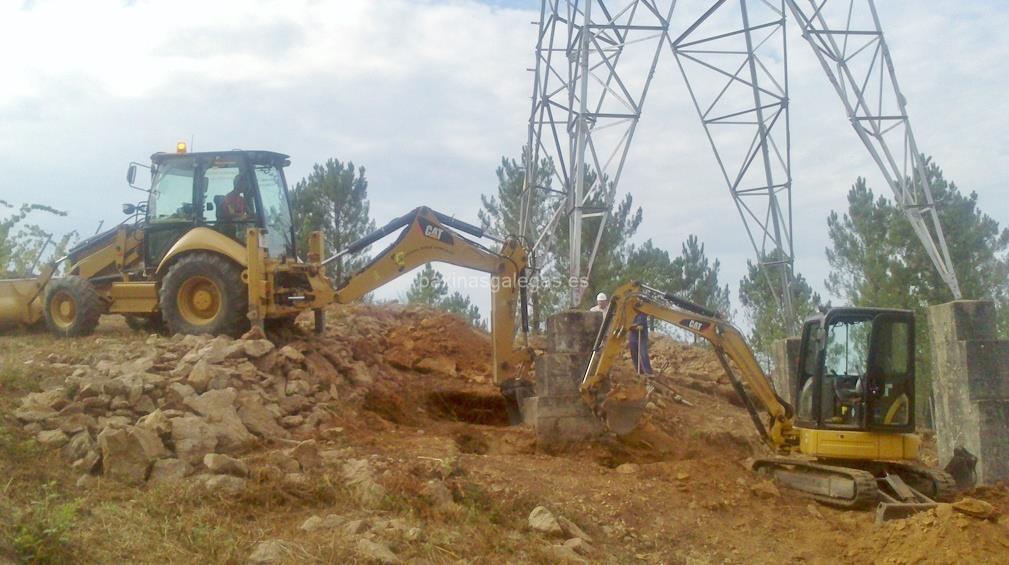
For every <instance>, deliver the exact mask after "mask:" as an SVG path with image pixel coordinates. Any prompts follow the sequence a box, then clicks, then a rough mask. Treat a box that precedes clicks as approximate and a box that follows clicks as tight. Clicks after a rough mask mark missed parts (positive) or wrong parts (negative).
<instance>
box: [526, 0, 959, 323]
mask: <svg viewBox="0 0 1009 565" xmlns="http://www.w3.org/2000/svg"><path fill="white" fill-rule="evenodd" d="M676 7H677V0H664V1H663V0H543V2H542V4H541V9H540V19H539V22H538V25H539V33H538V36H537V43H536V64H535V67H534V69H533V70H534V72H535V78H534V83H533V96H532V107H531V112H530V116H529V130H528V140H527V147H526V151H527V155H526V164H527V169H526V182H525V187H524V192H523V209H522V215H521V223H522V235H528V234H530V233H532V228H531V226H530V225H529V224H530V218H531V210H532V207H533V205H534V201H535V200H536V199H537V198H542V197H543V196H544V195H543V194H540V193H541V192H542V191H543V190H544V187H541V186H537V185H536V180H537V179H538V178H539V177H538V176H537V174H538V171H537V167H538V166H539V164H540V162H541V159H542V158H544V157H546V158H549V159H550V160H551V161H552V162H553V166H554V167H553V169H554V175H555V180H556V181H557V184H556V185H557V186H559V192H560V193H561V194H562V195H563V198H562V199H559V200H560V204H559V205H558V206H557V207H556V208H555V210H554V211H553V213H552V214H551V215H549V221H548V222H547V225H546V226H537V227H538V228H541V229H539V237H538V239H537V241H536V242H535V243H534V250H535V249H536V248H538V247H540V246H541V245H543V244H544V242H545V240H546V239H547V238H549V237H551V234H553V233H554V231H555V229H554V228H555V227H556V226H557V224H558V222H561V221H565V220H566V222H567V224H568V226H567V227H568V235H569V237H568V238H567V239H568V241H569V245H568V247H569V249H568V257H567V259H566V261H567V267H568V274H569V275H570V276H571V277H587V276H588V274H589V273H590V272H591V270H592V264H593V262H594V260H595V257H596V254H597V252H598V248H599V243H600V241H601V237H602V233H603V229H604V228H605V226H606V221H607V212H606V210H605V207H604V208H603V209H598V208H591V207H588V206H587V205H586V204H587V203H589V202H591V201H593V197H596V196H598V195H600V194H602V193H605V191H606V190H611V191H612V190H615V189H616V186H617V184H618V183H619V181H620V176H621V172H622V171H623V167H624V164H625V162H626V160H627V154H628V150H629V148H630V145H631V142H632V140H633V137H634V131H635V128H636V126H637V124H638V121H639V120H640V118H641V114H642V109H643V106H644V103H645V99H646V97H647V94H648V89H649V86H650V84H651V81H652V77H653V76H654V73H655V70H656V67H657V66H658V63H659V59H660V58H661V54H662V53H663V52H664V51H665V47H667V46H668V48H669V51H670V52H671V53H672V54H673V57H674V59H675V61H676V64H677V66H678V68H679V69H680V72H681V74H682V75H683V78H684V80H685V82H686V84H687V89H688V92H689V95H690V98H691V100H692V101H693V104H694V107H695V109H696V111H697V114H698V116H699V118H700V120H701V124H702V126H703V128H704V131H705V133H706V134H707V137H708V141H709V142H710V144H711V147H712V149H713V151H714V154H715V159H716V161H717V163H718V166H719V168H720V169H721V172H722V176H723V178H724V180H725V182H726V184H727V186H728V188H729V192H730V194H731V195H732V197H733V199H734V202H735V204H736V209H737V211H738V213H739V215H740V217H741V219H742V220H743V226H744V229H745V231H746V233H747V236H748V238H749V241H750V244H751V246H752V247H753V249H754V252H755V253H756V256H757V260H758V262H759V264H760V265H761V270H762V272H763V274H764V277H765V278H766V280H767V282H768V284H770V285H771V288H772V290H773V291H774V295H775V296H776V297H777V298H778V300H779V301H780V306H781V308H782V312H783V314H784V315H785V316H786V319H787V320H789V321H791V320H794V315H792V304H791V299H792V289H791V283H792V270H793V263H794V252H793V245H792V212H791V206H792V195H791V190H792V175H791V135H790V131H789V126H790V124H789V112H788V102H789V92H788V44H787V40H786V33H785V32H786V29H785V25H786V14H788V13H790V14H792V16H793V17H794V18H795V20H796V21H797V23H798V24H799V25H800V27H801V30H802V34H803V38H804V39H805V40H806V41H807V42H808V43H809V45H810V46H811V47H812V48H813V51H814V53H815V54H816V57H817V59H818V60H819V62H820V63H821V65H822V67H823V70H824V71H825V72H826V74H827V76H828V79H829V80H830V82H831V84H832V85H833V86H834V88H835V89H836V91H837V93H838V95H839V96H840V98H841V101H842V103H843V104H844V107H845V109H846V111H847V113H848V117H849V119H850V121H851V124H852V126H853V127H854V129H855V132H856V133H857V134H858V136H859V138H860V139H861V140H862V142H863V143H864V145H865V146H866V148H867V149H868V150H869V154H870V156H871V157H872V158H873V161H874V162H875V163H876V164H877V165H878V166H879V168H880V170H881V172H882V174H883V176H884V178H885V179H886V181H887V183H888V184H889V185H890V188H891V190H892V191H893V193H894V196H895V198H896V201H897V203H898V205H900V206H901V207H902V209H903V210H904V214H905V216H906V217H907V219H908V221H910V222H911V225H912V227H913V228H914V231H915V233H916V234H917V235H918V238H919V239H920V240H921V241H922V244H923V245H924V246H925V249H926V251H927V252H928V254H929V256H930V257H931V259H932V261H933V263H934V264H935V267H936V269H937V270H938V271H939V273H940V275H941V276H942V278H943V280H944V281H945V282H946V284H947V285H948V286H949V287H950V290H951V292H952V293H953V295H954V296H955V297H956V298H960V296H961V295H960V289H959V285H958V284H957V279H956V274H955V272H954V270H953V264H952V260H951V257H950V255H949V250H948V249H947V246H946V242H945V238H944V236H943V233H942V228H941V226H940V224H939V220H938V215H937V212H936V209H935V205H934V202H933V200H932V195H931V190H930V187H929V185H928V179H927V177H926V176H925V170H924V163H923V162H922V159H921V155H920V153H919V151H918V148H917V145H916V143H915V140H914V136H913V134H912V132H911V127H910V122H909V120H908V117H907V112H906V109H905V105H906V104H905V100H904V97H903V95H902V94H901V92H900V89H899V87H898V85H897V80H896V74H895V72H894V68H893V61H892V60H891V58H890V52H889V49H888V47H887V44H886V41H885V39H884V37H883V33H882V30H881V28H880V23H879V17H878V15H877V13H876V7H875V4H874V1H873V0H718V1H714V2H709V3H706V4H705V8H706V9H704V10H699V11H698V12H699V13H698V15H697V16H696V17H690V18H688V20H687V21H689V22H691V23H690V24H689V25H687V26H686V27H685V28H684V30H683V31H682V32H680V33H676V34H674V33H672V32H671V30H670V22H671V20H672V17H673V14H674V10H675V9H676ZM588 181H591V182H590V183H589V184H588V186H586V183H587V182H588ZM585 220H590V222H586V221H585ZM581 292H582V288H581V287H578V286H577V285H576V286H573V287H572V290H571V293H570V295H569V305H571V306H575V305H577V304H578V303H579V302H580V301H581Z"/></svg>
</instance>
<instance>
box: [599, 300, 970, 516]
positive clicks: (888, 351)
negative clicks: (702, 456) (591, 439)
mask: <svg viewBox="0 0 1009 565" xmlns="http://www.w3.org/2000/svg"><path fill="white" fill-rule="evenodd" d="M637 313H643V314H646V315H647V316H650V317H652V318H655V319H657V320H662V321H664V322H668V323H670V324H673V325H674V326H676V327H678V328H682V329H684V330H686V331H688V332H690V333H692V334H694V335H696V336H699V337H701V338H703V339H705V340H707V341H708V342H709V343H710V344H711V345H712V347H713V349H714V352H715V355H716V356H717V357H718V360H719V362H720V363H721V365H722V368H723V369H724V370H725V373H726V375H727V376H728V378H729V381H730V382H731V383H732V386H733V387H734V388H735V390H736V392H737V393H738V394H739V397H740V399H741V400H742V402H743V405H744V406H745V407H746V409H747V411H748V412H749V414H750V417H751V418H752V420H753V424H754V426H755V427H756V429H757V431H758V433H759V434H760V437H761V438H762V439H763V440H764V441H765V442H766V443H767V445H768V446H770V448H771V449H772V450H774V451H775V452H776V456H775V457H769V458H763V459H758V460H757V461H756V462H755V463H754V465H753V466H754V469H756V470H758V471H761V472H765V473H768V474H771V475H773V476H774V477H775V478H777V479H778V480H780V481H781V482H783V483H784V484H786V485H787V486H789V487H792V488H794V489H797V490H799V491H802V492H804V493H806V494H807V495H809V496H811V497H813V498H815V499H816V500H819V501H822V502H825V503H828V504H831V505H834V506H843V507H855V508H864V507H868V506H870V505H872V504H875V503H876V502H877V501H881V505H880V508H879V511H878V514H877V516H878V518H879V519H880V520H882V519H888V518H891V517H896V516H899V515H905V514H908V513H911V512H914V511H918V510H922V509H926V508H931V507H933V506H934V505H935V502H934V501H935V500H944V499H948V498H949V497H951V496H952V495H953V494H954V489H955V483H954V481H953V479H952V477H951V476H950V475H949V474H947V473H946V472H944V471H941V470H938V469H932V468H929V467H925V466H923V465H921V464H920V463H918V462H917V455H918V447H919V445H920V438H919V436H918V435H916V434H915V433H914V432H915V421H914V316H913V314H912V313H911V312H909V311H906V310H887V309H878V308H835V309H833V310H830V311H828V312H827V313H826V314H823V315H819V316H816V317H814V318H811V319H809V320H807V321H806V322H805V324H804V326H803V330H802V344H801V349H800V356H799V365H798V390H796V393H797V395H796V398H798V399H799V401H798V404H799V406H798V411H795V410H793V407H792V406H791V405H789V404H788V403H787V402H785V401H784V400H783V399H782V398H781V397H780V396H779V395H778V394H777V393H776V392H775V390H774V387H773V385H772V384H771V381H770V380H769V379H768V378H767V376H766V375H765V374H764V372H763V370H762V369H761V367H760V364H759V363H758V362H757V360H756V358H755V357H754V354H753V352H752V350H751V349H750V347H749V345H748V344H747V342H746V339H745V338H744V337H743V334H742V333H741V332H740V331H739V330H738V329H736V328H735V327H734V326H733V325H732V324H730V323H729V322H727V321H725V320H723V319H721V318H720V317H719V316H718V315H717V314H716V313H715V312H711V311H710V310H708V309H706V308H703V307H701V306H699V305H697V304H694V303H692V302H689V301H686V300H683V299H681V298H678V297H676V296H674V295H672V294H669V293H664V292H662V291H659V290H656V289H653V288H649V287H648V286H645V285H643V284H640V283H637V282H632V283H628V284H625V285H623V286H622V287H620V288H619V289H617V291H616V292H615V293H614V295H613V297H612V298H611V301H610V305H609V307H608V309H607V310H606V313H605V317H604V321H603V324H602V326H601V328H600V330H599V334H598V337H597V338H596V343H595V347H594V349H593V353H592V357H591V359H590V361H589V364H588V367H587V368H586V371H585V374H584V378H583V380H582V384H581V388H580V390H581V394H582V396H583V398H584V399H585V401H586V402H587V403H588V404H589V406H591V407H592V409H593V410H594V411H595V412H596V414H597V415H599V416H600V417H601V418H602V419H603V420H604V421H605V422H609V423H610V425H611V428H612V429H614V431H617V432H618V433H619V432H624V433H626V432H628V431H629V430H630V429H631V428H633V424H629V422H632V421H636V419H637V418H638V417H640V415H641V413H642V411H643V406H644V402H645V401H646V399H647V395H648V393H649V392H650V390H649V388H650V386H649V382H648V379H649V377H648V376H647V375H637V376H635V377H634V379H635V380H634V382H631V383H620V385H619V386H618V385H617V384H614V383H612V382H611V380H610V378H609V375H610V370H611V369H612V367H613V364H614V362H615V361H616V360H617V359H618V358H619V356H620V353H621V351H622V350H623V347H624V344H625V343H626V342H627V332H628V331H630V329H631V327H632V325H633V319H634V316H635V314H637ZM761 409H762V411H763V412H764V414H765V416H766V420H764V419H762V418H761V415H760V411H761Z"/></svg>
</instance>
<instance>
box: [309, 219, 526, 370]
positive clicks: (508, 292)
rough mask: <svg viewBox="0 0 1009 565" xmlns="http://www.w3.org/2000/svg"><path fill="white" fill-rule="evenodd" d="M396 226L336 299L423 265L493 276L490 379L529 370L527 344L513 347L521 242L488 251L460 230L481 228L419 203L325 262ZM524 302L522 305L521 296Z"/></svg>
mask: <svg viewBox="0 0 1009 565" xmlns="http://www.w3.org/2000/svg"><path fill="white" fill-rule="evenodd" d="M453 228H454V229H453ZM397 230H400V234H399V236H398V237H397V238H396V240H395V241H394V242H393V243H392V244H390V245H389V246H388V247H386V248H385V249H384V250H383V251H382V252H380V253H379V254H378V255H376V256H375V258H374V259H372V260H371V262H369V263H368V264H367V265H366V266H365V267H364V268H362V269H361V270H359V271H358V272H356V273H354V274H353V275H351V276H350V277H349V278H348V279H347V280H346V281H343V282H342V283H341V284H340V285H339V286H338V287H337V288H336V291H335V296H334V299H335V301H336V302H337V303H340V304H346V303H348V302H353V301H355V300H358V299H360V298H361V297H363V296H364V295H365V294H368V293H369V292H371V291H373V290H375V289H377V288H379V287H381V286H383V285H386V284H388V283H389V282H391V281H393V280H395V279H397V278H399V277H400V276H402V275H403V274H405V273H408V272H410V271H411V270H413V269H415V268H417V267H420V266H422V265H424V264H426V263H435V262H439V263H448V264H451V265H457V266H459V267H464V268H468V269H473V270H476V271H481V272H484V273H487V274H489V275H490V276H491V279H490V289H491V296H492V301H491V315H490V322H491V324H490V325H491V339H492V341H493V344H492V347H493V373H494V379H495V382H497V383H503V382H505V381H507V380H510V379H515V378H522V377H523V376H524V375H525V373H526V372H527V371H528V370H529V367H530V366H531V364H532V357H533V356H532V350H531V349H529V348H528V347H521V348H515V347H514V339H515V308H516V306H517V305H518V302H519V298H520V295H521V291H522V289H521V288H520V286H521V283H522V282H523V280H522V279H523V277H524V276H525V271H526V268H527V266H528V265H527V262H528V257H527V254H526V249H525V247H524V246H523V245H522V244H521V242H520V241H519V240H518V239H516V238H508V239H506V240H504V241H503V242H502V247H501V250H500V251H498V252H494V251H491V250H490V249H487V248H486V247H484V246H482V245H480V244H478V243H476V242H474V241H472V240H469V239H467V238H465V237H463V236H462V235H461V234H460V233H459V232H464V233H468V234H470V235H473V236H476V237H483V236H485V235H486V234H485V233H484V231H483V230H481V229H480V228H478V227H476V226H473V225H470V224H467V223H465V222H461V221H459V220H456V219H455V218H452V217H450V216H446V215H444V214H441V213H439V212H436V211H434V210H431V209H430V208H426V207H420V208H417V209H415V210H413V211H411V212H410V213H408V214H406V215H404V216H401V217H399V218H397V219H395V220H393V221H392V222H390V223H389V224H387V225H385V226H383V227H382V228H380V229H378V230H376V231H375V232H373V233H371V234H369V235H367V236H365V237H363V238H361V239H360V240H358V241H356V242H354V243H352V244H351V245H350V246H348V247H347V249H345V250H343V251H341V252H340V253H338V254H336V255H334V256H333V257H331V258H329V259H327V260H326V261H324V262H323V264H326V263H328V262H330V261H333V260H335V259H337V258H339V257H342V256H344V255H347V254H354V253H357V252H360V251H361V250H363V249H365V248H366V247H368V246H369V245H371V244H372V243H374V242H376V241H378V240H380V239H382V238H384V237H386V236H388V235H391V234H393V233H395V232H396V231H397ZM522 302H523V308H524V307H525V306H524V300H523V301H522ZM523 313H524V311H523ZM522 319H523V320H525V319H526V316H525V315H523V318H522ZM522 330H523V334H524V335H525V334H527V333H528V330H527V328H525V327H523V328H522ZM524 345H527V343H525V344H524Z"/></svg>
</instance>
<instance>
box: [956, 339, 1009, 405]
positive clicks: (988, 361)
mask: <svg viewBox="0 0 1009 565" xmlns="http://www.w3.org/2000/svg"><path fill="white" fill-rule="evenodd" d="M958 345H959V348H960V350H961V351H960V355H961V358H962V359H963V362H964V367H965V372H964V373H963V374H964V376H966V381H967V382H966V385H967V386H968V387H969V392H970V400H971V401H973V402H977V401H981V400H1007V399H1009V342H1006V341H999V340H984V341H961V342H959V344H958Z"/></svg>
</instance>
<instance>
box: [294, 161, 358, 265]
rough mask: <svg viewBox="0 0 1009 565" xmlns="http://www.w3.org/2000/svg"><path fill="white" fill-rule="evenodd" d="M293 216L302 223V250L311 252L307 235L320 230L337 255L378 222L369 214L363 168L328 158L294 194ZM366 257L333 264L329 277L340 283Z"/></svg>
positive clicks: (331, 249) (313, 170)
mask: <svg viewBox="0 0 1009 565" xmlns="http://www.w3.org/2000/svg"><path fill="white" fill-rule="evenodd" d="M291 201H292V209H293V212H294V217H295V218H296V219H297V221H298V222H299V223H300V228H301V229H300V233H299V236H298V241H299V249H300V250H301V251H302V254H304V252H305V250H307V249H308V235H309V234H310V233H311V232H313V231H317V230H321V231H322V233H323V236H324V238H325V241H326V249H327V251H328V252H329V253H334V252H337V251H340V250H342V249H344V248H346V247H347V246H348V245H350V244H351V243H353V242H354V241H357V240H358V239H360V238H361V237H363V236H364V235H367V234H368V233H369V232H371V231H374V229H375V222H374V221H372V220H371V218H370V217H369V215H368V209H369V204H368V179H367V177H365V170H364V167H358V168H355V167H354V163H352V162H347V163H343V162H340V161H339V160H337V159H329V160H327V161H326V162H325V164H322V165H320V164H318V163H316V164H315V165H314V166H313V167H312V172H311V173H309V175H308V176H307V177H305V178H304V179H302V180H301V181H299V182H298V184H296V185H295V186H294V189H293V190H292V191H291ZM367 261H368V258H367V257H366V256H364V255H363V254H358V255H357V256H355V257H344V258H341V259H338V260H336V261H334V262H333V263H331V264H330V275H332V276H333V277H334V279H335V280H336V282H337V283H338V284H339V283H340V282H342V281H343V280H344V279H345V278H346V277H347V276H348V275H350V274H352V273H354V272H355V271H357V270H358V269H360V268H361V267H363V266H364V264H365V263H367Z"/></svg>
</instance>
